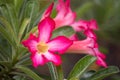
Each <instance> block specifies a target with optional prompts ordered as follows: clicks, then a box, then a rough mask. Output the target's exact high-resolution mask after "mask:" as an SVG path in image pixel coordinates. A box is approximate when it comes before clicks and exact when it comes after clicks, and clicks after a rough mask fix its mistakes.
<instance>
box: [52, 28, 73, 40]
mask: <svg viewBox="0 0 120 80" xmlns="http://www.w3.org/2000/svg"><path fill="white" fill-rule="evenodd" d="M73 34H75V31H74V30H73V28H72V27H70V26H64V27H60V28H58V29H56V30H55V31H53V35H52V38H55V37H57V36H66V37H70V36H71V35H73Z"/></svg>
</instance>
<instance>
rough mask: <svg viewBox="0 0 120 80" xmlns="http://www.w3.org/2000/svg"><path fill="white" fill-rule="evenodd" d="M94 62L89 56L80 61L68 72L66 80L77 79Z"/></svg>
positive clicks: (93, 58)
mask: <svg viewBox="0 0 120 80" xmlns="http://www.w3.org/2000/svg"><path fill="white" fill-rule="evenodd" d="M95 60H96V58H95V57H93V56H90V55H88V56H85V57H83V58H82V59H80V60H79V61H78V62H77V63H76V64H75V66H74V67H73V69H72V71H71V72H70V74H69V76H68V80H73V79H75V78H76V79H77V78H79V77H80V76H81V75H82V74H83V73H84V72H85V71H86V70H87V68H88V67H89V66H90V65H91V64H92V63H93V62H94V61H95Z"/></svg>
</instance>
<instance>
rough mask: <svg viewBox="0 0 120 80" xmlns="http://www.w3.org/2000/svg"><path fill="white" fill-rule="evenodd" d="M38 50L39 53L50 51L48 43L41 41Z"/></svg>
mask: <svg viewBox="0 0 120 80" xmlns="http://www.w3.org/2000/svg"><path fill="white" fill-rule="evenodd" d="M37 50H38V52H39V53H45V52H46V51H48V45H47V44H46V43H45V42H40V43H38V45H37Z"/></svg>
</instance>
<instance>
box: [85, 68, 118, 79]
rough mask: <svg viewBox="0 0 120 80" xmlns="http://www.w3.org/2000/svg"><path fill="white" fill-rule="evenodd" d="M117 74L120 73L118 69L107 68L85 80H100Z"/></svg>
mask: <svg viewBox="0 0 120 80" xmlns="http://www.w3.org/2000/svg"><path fill="white" fill-rule="evenodd" d="M118 72H120V71H119V68H118V67H115V66H110V67H108V68H104V69H101V70H99V71H97V72H96V73H95V74H93V75H92V76H91V77H90V78H88V79H87V80H102V79H104V78H105V77H107V76H110V75H112V74H115V73H118Z"/></svg>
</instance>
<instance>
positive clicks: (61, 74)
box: [56, 65, 64, 80]
mask: <svg viewBox="0 0 120 80" xmlns="http://www.w3.org/2000/svg"><path fill="white" fill-rule="evenodd" d="M56 70H57V74H58V80H63V79H64V74H63V70H62V66H61V65H60V66H56Z"/></svg>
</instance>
